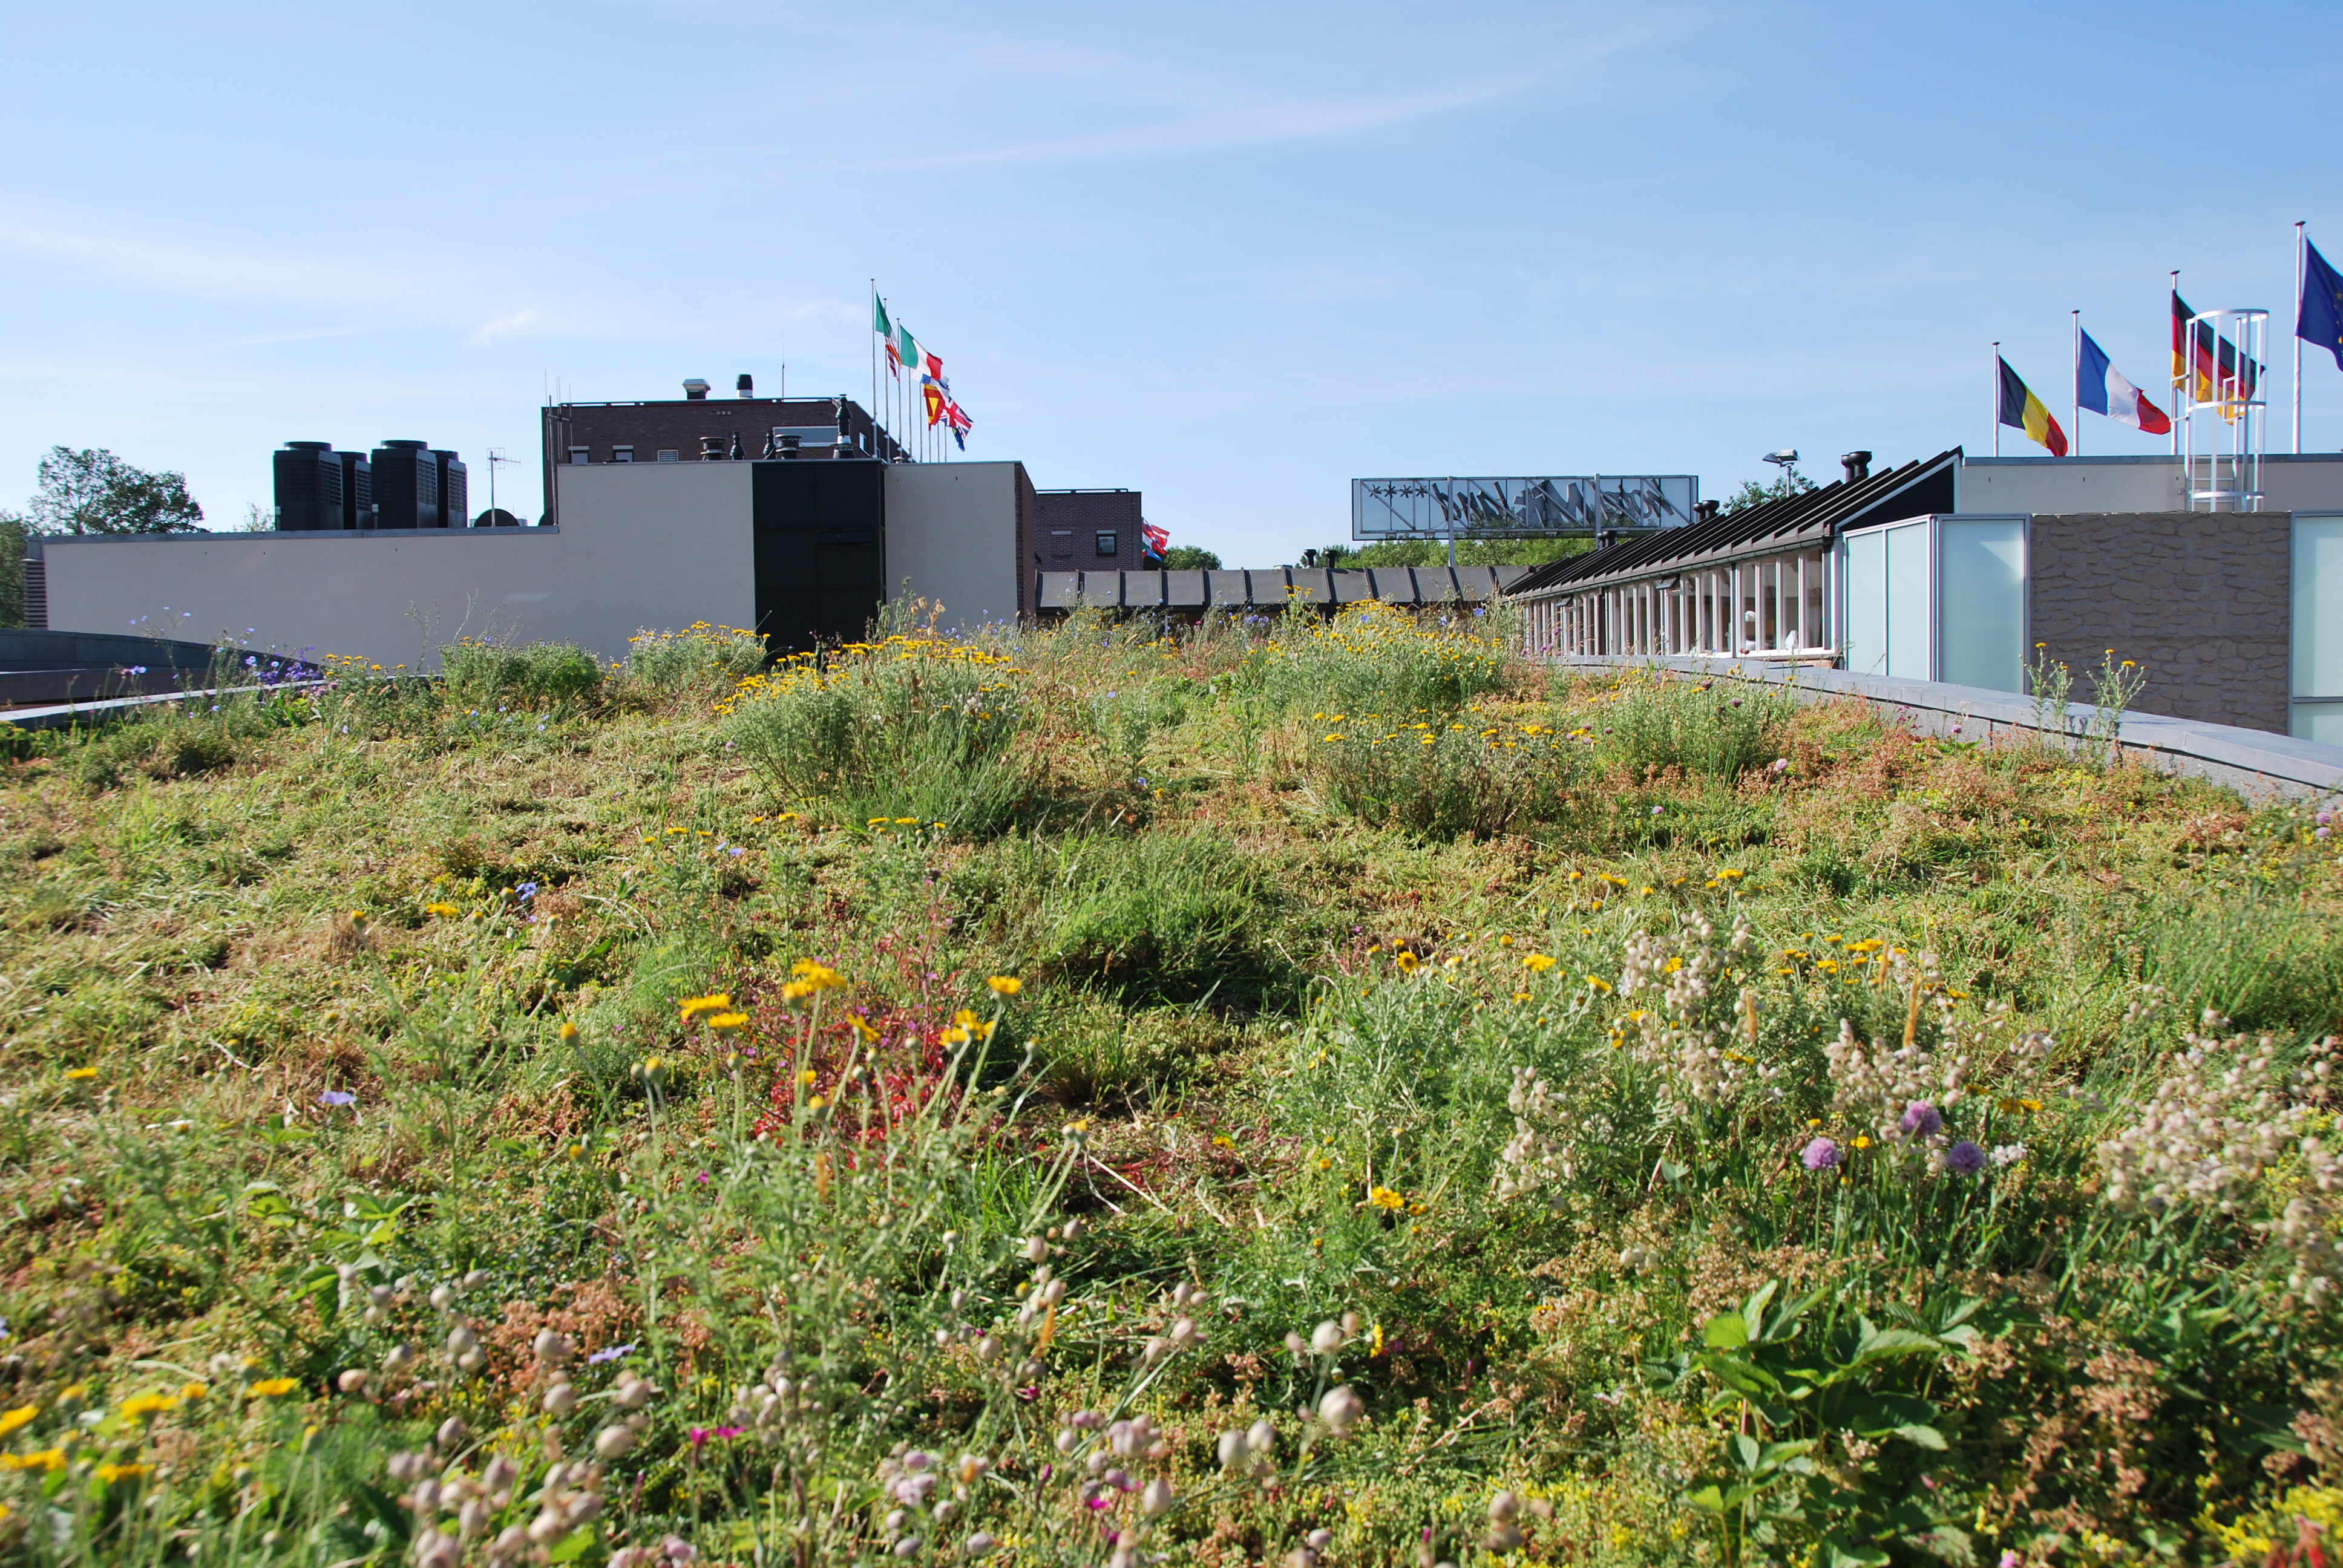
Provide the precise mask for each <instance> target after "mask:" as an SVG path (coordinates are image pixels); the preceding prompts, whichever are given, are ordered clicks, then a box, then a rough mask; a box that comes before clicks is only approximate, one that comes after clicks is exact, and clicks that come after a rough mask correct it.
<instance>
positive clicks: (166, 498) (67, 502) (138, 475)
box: [32, 447, 204, 534]
mask: <svg viewBox="0 0 2343 1568" xmlns="http://www.w3.org/2000/svg"><path fill="white" fill-rule="evenodd" d="M40 482H41V487H40V488H39V489H38V490H36V491H35V492H34V494H33V513H32V523H33V527H34V528H35V530H36V531H38V532H41V533H46V534H175V533H181V532H185V531H186V530H189V529H192V528H195V527H196V525H197V524H199V523H201V522H202V521H203V520H204V509H203V508H201V507H199V506H197V505H196V500H195V498H194V497H193V496H190V495H188V494H187V477H186V475H185V474H179V473H169V472H166V473H160V474H150V473H147V472H146V470H144V469H142V468H134V467H131V466H130V465H129V464H127V463H126V462H124V461H123V460H122V459H121V458H119V457H116V456H115V455H114V454H113V453H111V452H109V451H107V450H106V448H105V447H84V448H82V449H81V450H80V451H78V452H76V451H75V450H74V449H73V448H72V447H50V448H49V455H48V456H47V457H44V458H42V459H41V467H40Z"/></svg>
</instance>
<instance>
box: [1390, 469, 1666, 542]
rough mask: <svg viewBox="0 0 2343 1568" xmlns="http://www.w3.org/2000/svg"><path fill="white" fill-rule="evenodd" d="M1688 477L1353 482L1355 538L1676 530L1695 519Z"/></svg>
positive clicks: (1475, 536)
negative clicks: (1624, 529)
mask: <svg viewBox="0 0 2343 1568" xmlns="http://www.w3.org/2000/svg"><path fill="white" fill-rule="evenodd" d="M1699 503H1700V480H1699V478H1698V477H1696V476H1694V475H1691V474H1644V475H1633V476H1628V475H1619V474H1594V475H1577V476H1564V477H1545V478H1458V477H1453V476H1451V477H1446V478H1425V479H1353V480H1352V481H1351V537H1352V538H1354V539H1444V538H1449V537H1451V536H1452V535H1453V536H1454V537H1456V538H1492V537H1498V538H1546V537H1550V536H1553V535H1557V534H1591V533H1594V532H1595V531H1596V530H1597V529H1601V528H1681V527H1683V526H1684V524H1686V523H1689V522H1691V521H1692V519H1693V508H1694V507H1696V506H1698V505H1699Z"/></svg>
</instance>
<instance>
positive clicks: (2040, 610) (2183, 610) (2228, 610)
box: [1947, 512, 2293, 735]
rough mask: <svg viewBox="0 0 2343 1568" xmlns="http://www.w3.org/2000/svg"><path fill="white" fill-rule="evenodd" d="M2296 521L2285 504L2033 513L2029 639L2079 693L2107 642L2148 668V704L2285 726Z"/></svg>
mask: <svg viewBox="0 0 2343 1568" xmlns="http://www.w3.org/2000/svg"><path fill="white" fill-rule="evenodd" d="M2292 525H2293V515H2292V514H2291V513H2288V512H2218V513H2215V512H2067V513H2056V514H2050V513H2037V514H2036V516H2035V518H2034V531H2033V538H2032V543H2031V552H2032V560H2031V562H2030V566H2031V574H2030V575H2031V577H2032V580H2033V591H2032V597H2031V599H2030V602H2029V604H2028V612H2029V615H2030V617H2031V623H2032V624H2031V630H2030V632H2029V637H2030V638H2031V640H2033V641H2036V642H2040V643H2046V644H2047V645H2048V647H2047V648H2046V650H2045V651H2046V652H2048V654H2049V655H2050V657H2051V658H2056V659H2063V660H2065V661H2066V664H2067V666H2068V667H2069V668H2072V669H2073V670H2074V672H2075V689H2074V693H2073V696H2074V699H2075V700H2076V701H2077V702H2085V703H2087V702H2088V701H2089V700H2090V699H2091V690H2090V683H2089V678H2088V674H2087V672H2088V671H2090V670H2094V669H2097V668H2098V665H2099V659H2100V656H2101V654H2102V652H2103V650H2105V649H2107V648H2114V649H2115V650H2116V658H2118V659H2125V658H2130V659H2137V660H2138V661H2139V663H2140V664H2141V665H2143V666H2145V667H2146V668H2147V676H2148V678H2147V688H2146V689H2144V690H2143V691H2142V692H2141V693H2140V697H2139V700H2138V701H2137V703H2136V704H2134V706H2135V707H2136V708H2137V709H2138V710H2139V711H2140V712H2143V713H2162V714H2168V715H2170V716H2171V717H2173V718H2175V719H2195V720H2198V721H2200V722H2204V723H2209V724H2230V725H2237V726H2241V727H2243V728H2246V729H2268V730H2273V731H2275V732H2277V733H2278V734H2280V735H2283V734H2285V733H2286V729H2287V681H2288V651H2289V649H2288V617H2289V614H2290V612H2291V607H2290V603H2289V599H2290V593H2291V578H2290V568H2289V564H2288V562H2289V550H2290V539H2291V536H2292ZM1950 608H1951V607H1947V610H1948V611H1949V610H1950ZM2027 652H2028V656H2029V657H2031V655H2032V653H2033V652H2034V650H2033V649H2030V648H2029V649H2028V650H2027Z"/></svg>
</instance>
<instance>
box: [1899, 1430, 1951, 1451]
mask: <svg viewBox="0 0 2343 1568" xmlns="http://www.w3.org/2000/svg"><path fill="white" fill-rule="evenodd" d="M1896 1436H1898V1437H1900V1438H1902V1439H1903V1440H1904V1441H1905V1442H1915V1443H1917V1444H1919V1445H1920V1446H1921V1447H1922V1448H1933V1449H1936V1450H1938V1451H1939V1452H1941V1451H1942V1450H1943V1448H1944V1446H1945V1434H1944V1433H1943V1432H1938V1431H1937V1430H1936V1428H1935V1427H1933V1426H1919V1425H1906V1426H1899V1427H1897V1428H1896Z"/></svg>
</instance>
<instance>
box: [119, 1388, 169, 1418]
mask: <svg viewBox="0 0 2343 1568" xmlns="http://www.w3.org/2000/svg"><path fill="white" fill-rule="evenodd" d="M178 1408H179V1402H178V1400H177V1399H176V1397H175V1396H173V1395H171V1394H167V1393H135V1394H132V1395H131V1396H130V1397H129V1398H128V1399H126V1400H124V1401H123V1402H122V1418H123V1419H124V1420H125V1421H138V1420H142V1419H143V1418H145V1417H146V1416H150V1415H160V1414H166V1413H167V1412H171V1411H175V1410H176V1409H178Z"/></svg>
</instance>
